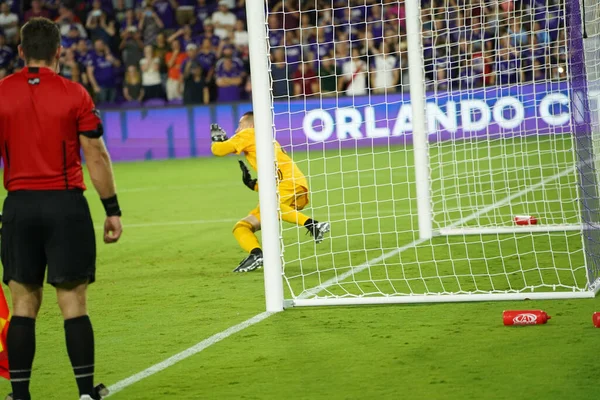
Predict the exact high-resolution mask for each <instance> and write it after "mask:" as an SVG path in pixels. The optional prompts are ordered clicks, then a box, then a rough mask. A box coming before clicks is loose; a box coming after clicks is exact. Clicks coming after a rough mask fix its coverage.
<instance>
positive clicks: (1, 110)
mask: <svg viewBox="0 0 600 400" xmlns="http://www.w3.org/2000/svg"><path fill="white" fill-rule="evenodd" d="M102 134H103V129H102V122H101V120H100V118H99V116H98V112H97V111H96V109H95V107H94V102H93V101H92V99H91V97H90V95H89V94H88V93H87V91H86V90H85V89H84V88H83V86H81V85H80V84H78V83H75V82H71V81H69V80H67V79H65V78H63V77H61V76H59V75H57V74H56V73H55V72H54V71H52V70H51V69H50V68H34V67H29V68H24V69H23V70H22V71H21V72H19V73H16V74H13V75H10V76H8V77H7V78H4V79H3V80H0V154H1V155H2V160H3V162H4V187H5V188H6V189H7V190H8V191H15V190H66V189H82V190H85V185H84V183H83V171H82V169H81V154H80V144H79V135H85V136H87V137H91V138H98V137H100V136H102Z"/></svg>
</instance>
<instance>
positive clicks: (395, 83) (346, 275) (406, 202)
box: [247, 0, 600, 311]
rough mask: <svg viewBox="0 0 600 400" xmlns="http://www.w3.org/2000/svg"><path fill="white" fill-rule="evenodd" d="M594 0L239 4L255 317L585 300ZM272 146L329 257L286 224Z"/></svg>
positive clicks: (591, 242)
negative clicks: (394, 306) (256, 203)
mask: <svg viewBox="0 0 600 400" xmlns="http://www.w3.org/2000/svg"><path fill="white" fill-rule="evenodd" d="M586 3H588V2H586ZM591 3H593V4H586V5H585V6H582V5H581V4H580V3H579V1H578V0H555V1H539V0H524V1H522V2H513V1H504V2H492V3H489V2H477V1H472V2H466V4H462V3H461V2H457V1H454V0H429V1H424V2H423V1H419V0H406V1H404V2H398V1H388V0H327V1H318V0H308V1H298V0H292V1H287V0H286V1H283V2H270V1H268V2H265V1H264V0H262V1H261V0H248V1H247V10H248V30H249V35H250V41H251V42H250V46H251V47H250V50H251V70H252V71H251V74H252V85H253V107H254V112H255V116H258V118H256V119H255V121H256V128H257V139H256V140H257V151H258V157H259V165H258V169H259V181H260V188H261V190H260V201H261V215H262V218H263V219H262V235H263V245H264V252H265V287H266V294H267V296H266V297H267V309H268V310H270V311H277V310H281V309H282V307H284V306H305V305H351V304H378V303H414V302H452V301H482V300H510V299H514V300H516V299H535V298H537V299H558V298H583V297H593V296H594V295H595V294H596V292H597V291H598V290H599V289H600V259H599V258H598V256H599V254H600V234H599V233H598V226H599V225H598V224H600V215H599V213H600V203H599V196H598V190H599V189H598V182H600V175H599V174H598V171H600V168H598V167H600V165H599V164H598V162H599V159H598V155H599V151H600V140H599V138H598V133H599V129H600V126H599V123H598V118H599V112H600V108H599V102H600V90H599V89H600V87H599V86H600V79H599V75H600V68H599V65H600V57H599V55H598V53H599V52H600V45H599V44H600V43H599V41H600V32H599V31H600V28H599V26H600V15H599V13H600V11H599V10H600V8H599V7H600V6H599V4H598V0H594V1H592V2H591ZM273 4H274V5H273ZM265 5H266V7H265ZM274 140H277V141H278V142H279V143H280V144H281V145H282V146H283V148H284V149H285V150H286V151H287V153H288V154H289V155H290V156H291V158H292V159H293V160H294V161H295V162H296V163H297V164H298V166H299V167H300V170H302V171H303V173H304V174H305V175H306V178H307V181H308V184H309V192H310V205H309V207H308V208H307V209H306V210H305V212H306V213H307V214H309V215H311V216H312V217H313V218H315V219H317V220H319V221H328V222H330V223H331V234H330V236H329V237H328V238H327V239H326V240H325V241H324V242H323V243H321V244H315V243H314V241H312V238H311V237H310V236H306V235H305V230H303V229H301V228H299V227H297V226H292V225H289V224H286V223H285V222H280V221H279V219H278V206H277V205H278V204H279V202H278V198H277V181H276V168H277V166H276V164H275V159H274V152H273V141H274ZM284 299H286V300H284Z"/></svg>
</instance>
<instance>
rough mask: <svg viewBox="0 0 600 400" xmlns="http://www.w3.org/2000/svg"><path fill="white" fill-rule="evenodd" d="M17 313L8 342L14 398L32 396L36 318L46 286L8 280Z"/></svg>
mask: <svg viewBox="0 0 600 400" xmlns="http://www.w3.org/2000/svg"><path fill="white" fill-rule="evenodd" d="M8 287H9V288H10V294H11V297H12V303H13V316H12V318H11V320H10V324H9V325H8V333H7V335H6V345H7V350H8V362H9V368H10V383H11V386H12V390H13V399H15V400H30V399H31V395H30V393H29V381H30V379H31V368H32V366H33V358H34V356H35V320H36V318H37V315H38V312H39V310H40V305H41V304H42V286H40V285H31V284H23V283H19V282H16V281H14V280H11V281H10V282H9V283H8Z"/></svg>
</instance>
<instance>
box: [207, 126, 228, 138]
mask: <svg viewBox="0 0 600 400" xmlns="http://www.w3.org/2000/svg"><path fill="white" fill-rule="evenodd" d="M210 140H212V141H213V142H224V141H226V140H227V134H226V133H225V131H224V130H223V128H221V127H220V126H219V124H210Z"/></svg>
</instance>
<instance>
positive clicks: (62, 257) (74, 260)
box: [1, 190, 96, 285]
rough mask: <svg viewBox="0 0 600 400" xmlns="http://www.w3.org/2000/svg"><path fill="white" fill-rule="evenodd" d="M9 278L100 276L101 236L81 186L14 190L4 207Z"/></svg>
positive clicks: (40, 280) (34, 281) (5, 262)
mask: <svg viewBox="0 0 600 400" xmlns="http://www.w3.org/2000/svg"><path fill="white" fill-rule="evenodd" d="M1 242H2V264H3V266H4V276H3V281H4V283H6V284H8V282H9V281H11V280H14V281H16V282H19V283H24V284H35V285H43V284H44V275H45V273H46V265H47V266H48V277H47V282H48V283H50V284H52V285H58V284H62V283H68V282H77V281H82V280H87V281H89V282H90V283H92V282H94V280H95V279H96V238H95V234H94V225H93V222H92V217H91V215H90V209H89V207H88V203H87V200H86V199H85V197H84V196H83V192H82V191H80V190H56V191H15V192H9V193H8V196H7V198H6V200H5V201H4V210H3V212H2V239H1Z"/></svg>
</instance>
